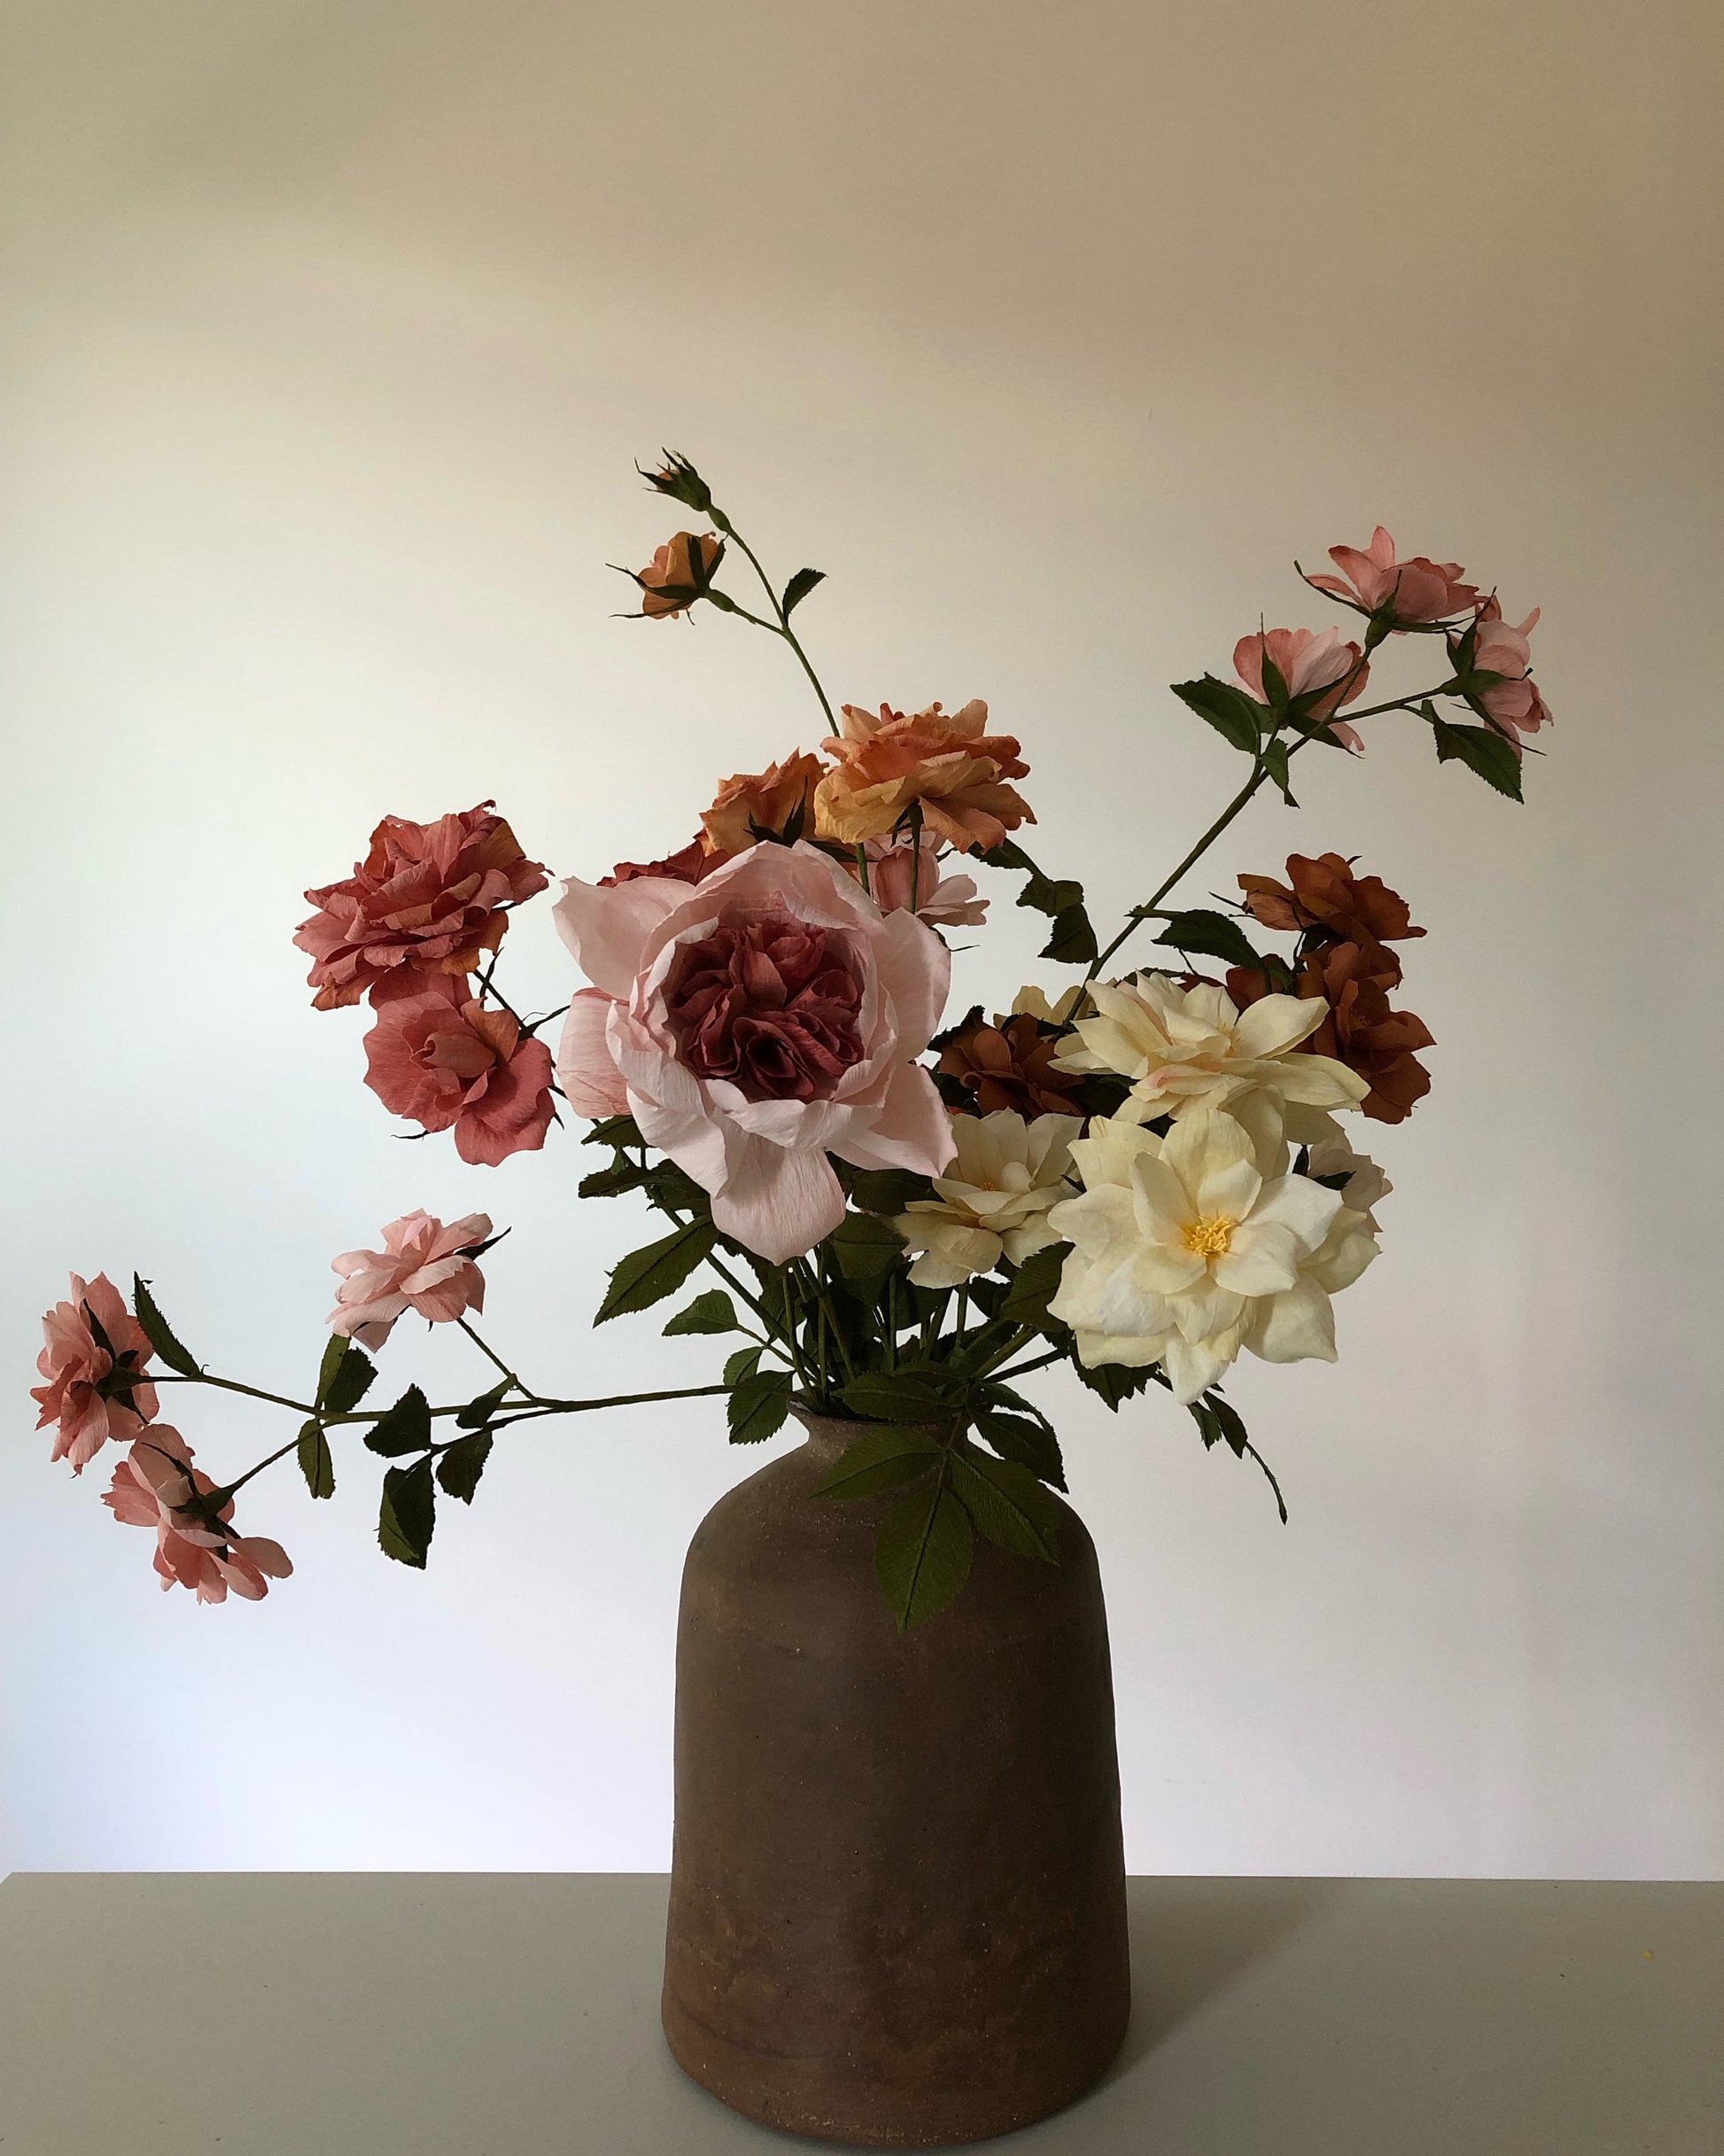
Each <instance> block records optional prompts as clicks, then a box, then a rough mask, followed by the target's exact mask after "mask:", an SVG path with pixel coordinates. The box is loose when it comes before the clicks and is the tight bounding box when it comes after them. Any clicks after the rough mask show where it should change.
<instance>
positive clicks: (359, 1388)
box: [317, 1340, 377, 1415]
mask: <svg viewBox="0 0 1724 2156" xmlns="http://www.w3.org/2000/svg"><path fill="white" fill-rule="evenodd" d="M346 1348H347V1352H346V1354H345V1355H344V1356H343V1357H342V1358H341V1360H340V1361H339V1362H338V1364H337V1365H336V1366H335V1370H334V1373H333V1374H332V1375H331V1376H330V1382H329V1383H328V1384H327V1385H325V1386H324V1387H323V1388H322V1390H321V1391H320V1392H319V1394H318V1396H317V1405H318V1406H319V1407H322V1408H326V1409H327V1410H328V1411H329V1413H330V1414H332V1415H345V1414H346V1413H347V1412H348V1410H349V1409H350V1408H354V1407H357V1406H358V1405H359V1404H360V1402H361V1400H362V1399H363V1398H364V1397H365V1396H366V1394H367V1393H368V1392H369V1390H370V1388H371V1380H372V1379H373V1378H374V1377H376V1375H377V1365H376V1364H375V1363H374V1362H373V1361H372V1360H371V1358H370V1357H369V1355H368V1354H367V1353H366V1352H365V1350H364V1349H363V1348H357V1347H355V1346H354V1345H353V1342H352V1341H351V1340H350V1341H348V1342H347V1343H346Z"/></svg>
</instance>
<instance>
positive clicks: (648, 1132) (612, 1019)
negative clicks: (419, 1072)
mask: <svg viewBox="0 0 1724 2156" xmlns="http://www.w3.org/2000/svg"><path fill="white" fill-rule="evenodd" d="M556 922H557V926H558V929H559V930H561V932H562V935H563V940H564V941H565V942H566V943H567V944H568V946H569V947H570V949H571V951H572V952H573V953H574V954H575V956H576V958H577V959H578V960H579V963H580V965H581V967H582V969H583V970H584V971H585V972H586V976H587V978H588V979H589V980H590V981H592V982H593V983H594V986H595V988H596V989H597V991H598V993H597V994H594V993H583V994H580V995H578V996H577V997H576V998H575V999H574V1000H573V1002H572V1003H571V1005H570V1008H569V1015H568V1017H567V1019H566V1020H565V1021H564V1024H563V1039H562V1044H561V1047H560V1048H559V1051H558V1055H557V1075H558V1077H559V1078H560V1080H561V1082H562V1084H563V1090H564V1091H565V1093H566V1094H568V1096H569V1101H570V1104H571V1107H573V1108H574V1109H576V1111H577V1112H578V1113H579V1114H583V1115H606V1114H610V1113H614V1112H616V1109H617V1107H618V1106H619V1105H625V1106H626V1108H627V1109H628V1110H629V1112H630V1113H631V1114H632V1115H633V1117H634V1119H635V1122H636V1123H637V1124H638V1125H639V1126H640V1129H641V1135H642V1136H643V1137H644V1138H645V1139H646V1140H647V1141H648V1144H649V1145H654V1146H656V1147H658V1148H660V1150H662V1151H663V1152H664V1153H667V1154H669V1155H670V1156H671V1158H672V1160H674V1161H676V1162H677V1163H678V1164H679V1165H680V1166H681V1167H682V1168H683V1169H684V1170H685V1171H687V1174H689V1175H690V1176H692V1177H693V1178H694V1179H695V1182H697V1183H698V1184H700V1186H701V1187H702V1188H703V1190H706V1191H708V1192H710V1193H711V1198H712V1218H713V1220H714V1222H715V1223H716V1225H717V1226H718V1228H719V1229H720V1231H721V1232H722V1233H724V1234H728V1235H732V1236H734V1238H735V1239H736V1241H739V1242H741V1243H743V1244H744V1245H746V1246H747V1248H748V1249H751V1250H754V1251H757V1252H758V1254H759V1255H760V1256H761V1257H765V1258H768V1259H771V1260H772V1261H773V1262H774V1263H780V1264H781V1263H783V1262H784V1261H785V1260H787V1259H788V1258H791V1257H798V1256H800V1255H801V1253H802V1252H804V1250H810V1249H812V1248H813V1247H814V1245H815V1244H816V1243H817V1242H818V1241H819V1240H820V1238H821V1237H822V1236H823V1235H827V1234H830V1233H831V1231H832V1230H833V1229H834V1228H835V1227H836V1226H837V1225H838V1223H839V1221H840V1220H841V1219H842V1218H843V1215H844V1210H845V1202H844V1194H843V1189H842V1188H841V1187H840V1185H839V1182H838V1179H837V1177H836V1175H835V1173H834V1172H833V1168H832V1164H831V1162H830V1161H829V1160H828V1159H827V1154H828V1153H829V1152H830V1153H835V1154H836V1155H837V1156H838V1157H839V1158H840V1159H841V1160H845V1161H848V1162H850V1164H852V1165H853V1166H855V1167H858V1168H907V1169H911V1170H912V1171H915V1172H917V1173H919V1174H922V1175H937V1174H938V1173H939V1172H940V1171H941V1170H942V1169H943V1168H944V1166H945V1164H946V1163H947V1162H948V1161H949V1160H950V1159H951V1155H952V1139H951V1132H950V1130H949V1128H948V1122H947V1117H946V1114H945V1110H944V1108H943V1107H942V1106H941V1103H940V1096H939V1094H937V1093H936V1090H935V1087H934V1082H933V1080H932V1078H930V1077H929V1076H928V1072H927V1071H925V1070H920V1069H918V1068H917V1067H916V1061H915V1059H916V1058H917V1057H918V1056H919V1055H921V1054H922V1052H923V1050H924V1049H925V1048H926V1047H927V1046H928V1039H929V1038H930V1036H931V1035H932V1033H933V1031H934V1029H935V1027H936V1024H938V1023H939V1016H940V1009H941V1006H942V1004H943V1003H944V1000H945V995H946V987H947V982H948V978H949V975H950V970H951V958H950V955H949V953H947V951H946V948H945V946H944V944H943V943H942V942H941V941H940V939H939V938H938V937H937V936H936V935H935V934H934V933H933V931H932V930H929V929H927V928H924V927H923V925H922V924H921V922H920V921H917V920H915V919H914V918H913V917H912V915H909V914H903V913H898V914H887V915H882V914H881V911H880V908H879V907H877V906H876V905H875V904H874V901H873V899H870V898H869V897H868V896H867V895H866V892H865V891H862V890H861V888H860V887H859V885H858V883H856V882H855V880H854V879H853V878H852V877H850V876H847V875H846V874H845V873H844V871H843V869H842V868H840V867H839V866H838V865H837V863H836V862H835V861H833V860H830V859H829V858H828V857H827V855H826V854H825V853H822V852H820V851H819V848H817V847H815V846H812V845H810V844H800V843H799V844H796V845H792V846H781V845H774V844H765V845H757V846H754V847H751V848H750V849H749V852H746V853H742V854H738V855H737V856H736V858H735V859H734V860H731V861H729V862H727V863H726V865H725V866H724V867H723V868H720V869H718V871H717V872H716V873H715V874H714V875H712V876H708V877H707V878H706V880H705V882H704V883H699V884H697V885H695V886H694V887H693V888H690V887H689V886H688V885H687V884H683V883H671V882H667V881H663V880H656V879H654V878H651V877H643V878H641V880H639V881H637V882H634V883H624V884H618V885H617V886H616V887H614V888H613V889H610V890H605V889H603V888H602V887H600V886H598V885H595V884H591V883H581V882H579V880H577V879H573V878H571V880H570V881H569V883H566V884H565V885H564V887H563V897H562V899H559V900H558V902H557V906H556Z"/></svg>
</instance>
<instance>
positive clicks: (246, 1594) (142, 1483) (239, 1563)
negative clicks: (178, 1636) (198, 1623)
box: [102, 1422, 293, 1602]
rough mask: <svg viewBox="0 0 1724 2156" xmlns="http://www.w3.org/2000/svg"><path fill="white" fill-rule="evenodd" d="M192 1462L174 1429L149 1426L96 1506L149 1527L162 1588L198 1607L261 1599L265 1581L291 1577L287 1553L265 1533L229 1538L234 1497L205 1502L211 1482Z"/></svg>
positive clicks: (131, 1523) (161, 1424) (157, 1424)
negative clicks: (184, 1591)
mask: <svg viewBox="0 0 1724 2156" xmlns="http://www.w3.org/2000/svg"><path fill="white" fill-rule="evenodd" d="M191 1461H192V1452H191V1447H190V1445H189V1444H187V1443H186V1441H185V1439H184V1438H183V1437H182V1436H181V1435H180V1433H179V1432H178V1430H176V1429H173V1428H169V1426H168V1425H167V1423H166V1422H153V1423H151V1426H150V1428H148V1429H147V1430H145V1431H144V1434H143V1436H141V1437H138V1438H137V1439H136V1440H135V1441H134V1443H133V1445H132V1449H131V1451H130V1452H128V1454H127V1456H126V1458H125V1459H122V1460H121V1461H120V1464H119V1466H118V1467H115V1469H114V1471H113V1484H112V1485H111V1487H110V1488H108V1489H107V1490H105V1491H103V1493H102V1502H103V1504H105V1505H106V1506H111V1507H112V1509H113V1515H114V1517H115V1519H116V1520H119V1521H121V1522H123V1523H124V1524H125V1525H126V1526H128V1527H152V1528H154V1529H155V1530H156V1554H155V1568H156V1571H157V1573H158V1575H159V1577H160V1580H161V1584H162V1587H163V1590H164V1591H166V1590H167V1589H168V1588H170V1587H175V1586H180V1587H190V1589H191V1590H192V1592H194V1593H195V1594H196V1595H197V1597H198V1600H199V1601H200V1602H225V1601H226V1600H227V1599H228V1596H229V1593H233V1594H237V1595H239V1596H242V1597H243V1598H244V1599H245V1600H246V1601H248V1602H260V1601H261V1600H262V1599H263V1598H264V1596H265V1595H266V1594H268V1592H269V1582H270V1580H272V1579H278V1580H280V1579H287V1578H288V1577H290V1576H291V1573H292V1570H293V1567H292V1565H291V1562H290V1561H289V1560H288V1555H287V1552H286V1551H285V1550H283V1547H282V1545H281V1544H280V1543H279V1542H272V1541H271V1540H270V1539H269V1537H268V1536H267V1535H235V1534H233V1533H231V1532H230V1531H229V1524H228V1523H229V1522H230V1521H231V1520H232V1518H233V1511H234V1507H233V1499H232V1498H229V1499H228V1501H227V1503H226V1504H225V1505H223V1506H221V1507H220V1508H219V1509H218V1508H217V1507H216V1506H214V1505H213V1504H211V1503H210V1502H208V1500H209V1499H210V1498H212V1497H213V1496H214V1494H215V1493H216V1491H215V1484H214V1483H213V1482H211V1480H210V1478H209V1477H208V1475H206V1474H205V1473H204V1472H203V1471H202V1469H201V1468H198V1467H193V1466H192V1464H191Z"/></svg>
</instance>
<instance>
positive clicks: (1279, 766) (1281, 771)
mask: <svg viewBox="0 0 1724 2156" xmlns="http://www.w3.org/2000/svg"><path fill="white" fill-rule="evenodd" d="M1263 768H1264V770H1265V771H1267V772H1268V773H1269V774H1270V778H1271V779H1273V780H1274V782H1275V783H1276V784H1277V786H1278V787H1279V788H1280V790H1281V798H1282V799H1283V800H1284V801H1285V803H1286V805H1287V806H1288V807H1289V808H1297V807H1298V806H1299V804H1298V802H1297V801H1295V800H1294V799H1293V793H1292V790H1291V789H1290V787H1289V785H1288V771H1287V744H1286V743H1285V741H1272V742H1270V744H1269V745H1268V747H1267V748H1266V749H1265V750H1264V751H1263Z"/></svg>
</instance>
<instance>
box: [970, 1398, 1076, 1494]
mask: <svg viewBox="0 0 1724 2156" xmlns="http://www.w3.org/2000/svg"><path fill="white" fill-rule="evenodd" d="M975 1429H976V1435H977V1436H979V1437H981V1438H982V1439H984V1440H985V1441H986V1442H987V1443H988V1444H990V1445H992V1447H993V1448H994V1450H995V1452H998V1453H999V1454H1000V1456H1001V1457H1002V1458H1003V1459H1014V1460H1016V1461H1017V1463H1018V1465H1019V1466H1020V1467H1028V1468H1029V1472H1030V1473H1031V1474H1032V1475H1037V1476H1038V1477H1039V1478H1040V1480H1041V1481H1043V1482H1044V1483H1052V1484H1053V1487H1054V1488H1055V1489H1056V1490H1063V1489H1064V1488H1065V1486H1066V1463H1065V1461H1064V1460H1063V1459H1061V1458H1060V1440H1059V1439H1058V1438H1057V1437H1056V1436H1054V1434H1053V1432H1052V1430H1051V1429H1049V1428H1047V1427H1046V1426H1045V1425H1044V1423H1040V1422H1034V1421H1032V1420H1030V1418H1029V1416H1028V1415H1011V1414H1006V1413H1002V1412H1001V1410H1000V1409H998V1408H997V1407H984V1408H982V1410H981V1412H980V1413H978V1414H977V1416H976V1418H975Z"/></svg>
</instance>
